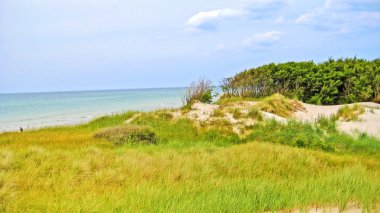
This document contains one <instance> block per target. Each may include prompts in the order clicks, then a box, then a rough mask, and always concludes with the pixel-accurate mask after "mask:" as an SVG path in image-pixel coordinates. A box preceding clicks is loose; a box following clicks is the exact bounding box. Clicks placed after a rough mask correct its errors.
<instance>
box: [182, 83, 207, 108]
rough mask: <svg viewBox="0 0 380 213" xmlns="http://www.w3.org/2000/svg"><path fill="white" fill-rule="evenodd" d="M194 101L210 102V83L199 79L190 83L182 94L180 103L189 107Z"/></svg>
mask: <svg viewBox="0 0 380 213" xmlns="http://www.w3.org/2000/svg"><path fill="white" fill-rule="evenodd" d="M196 101H200V102H202V103H211V102H212V82H211V81H210V80H207V79H205V78H200V79H199V80H198V81H195V82H192V83H191V84H190V86H189V87H188V88H187V89H186V91H185V93H184V94H182V102H183V105H184V106H185V107H186V106H187V107H188V106H190V105H191V104H193V103H194V102H196Z"/></svg>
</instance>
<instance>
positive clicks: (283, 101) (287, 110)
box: [256, 94, 303, 118]
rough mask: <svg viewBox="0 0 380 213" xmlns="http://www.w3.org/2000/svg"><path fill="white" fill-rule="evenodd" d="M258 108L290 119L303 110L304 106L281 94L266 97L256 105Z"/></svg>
mask: <svg viewBox="0 0 380 213" xmlns="http://www.w3.org/2000/svg"><path fill="white" fill-rule="evenodd" d="M256 107H257V108H258V109H259V110H261V111H265V112H270V113H273V114H276V115H279V116H282V117H284V118H289V117H291V116H292V115H293V113H294V112H296V111H298V110H302V109H303V107H302V105H301V104H300V103H299V102H298V101H295V100H290V99H287V98H286V97H285V96H283V95H281V94H274V95H272V96H269V97H266V98H264V99H263V100H261V101H260V102H258V103H257V104H256Z"/></svg>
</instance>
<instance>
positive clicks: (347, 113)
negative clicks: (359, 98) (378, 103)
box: [336, 104, 365, 121]
mask: <svg viewBox="0 0 380 213" xmlns="http://www.w3.org/2000/svg"><path fill="white" fill-rule="evenodd" d="M364 112H365V108H364V107H363V106H362V105H360V104H354V105H352V106H349V105H344V106H343V107H341V108H340V109H339V110H338V112H337V114H336V119H340V120H343V121H356V120H358V119H359V116H360V115H362V114H363V113H364Z"/></svg>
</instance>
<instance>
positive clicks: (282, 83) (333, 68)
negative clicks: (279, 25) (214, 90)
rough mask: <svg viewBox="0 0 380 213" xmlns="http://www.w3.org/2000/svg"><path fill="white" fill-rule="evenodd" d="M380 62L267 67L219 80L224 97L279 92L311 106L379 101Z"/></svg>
mask: <svg viewBox="0 0 380 213" xmlns="http://www.w3.org/2000/svg"><path fill="white" fill-rule="evenodd" d="M379 85H380V59H375V60H372V61H367V60H364V59H358V58H356V57H355V58H346V59H337V60H334V59H331V58H330V59H329V60H327V61H325V62H323V63H319V64H316V63H314V62H313V61H307V62H287V63H280V64H275V63H271V64H266V65H263V66H260V67H256V68H252V69H249V70H244V71H243V72H241V73H238V74H236V75H235V76H234V77H231V78H226V79H224V80H223V81H222V85H221V88H222V90H223V92H224V96H225V97H234V96H237V97H252V98H260V97H265V96H269V95H272V94H275V93H280V94H283V95H285V96H286V97H289V98H297V99H299V100H301V101H303V102H306V103H313V104H343V103H354V102H361V101H377V102H379V101H380V97H379V93H380V86H379Z"/></svg>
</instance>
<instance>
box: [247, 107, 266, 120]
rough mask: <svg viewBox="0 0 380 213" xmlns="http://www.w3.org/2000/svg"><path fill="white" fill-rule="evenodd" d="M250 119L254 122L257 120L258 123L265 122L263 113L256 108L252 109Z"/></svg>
mask: <svg viewBox="0 0 380 213" xmlns="http://www.w3.org/2000/svg"><path fill="white" fill-rule="evenodd" d="M248 118H252V119H253V120H257V121H263V120H264V116H263V113H261V111H260V110H259V109H257V108H256V107H252V108H251V109H249V111H248Z"/></svg>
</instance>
